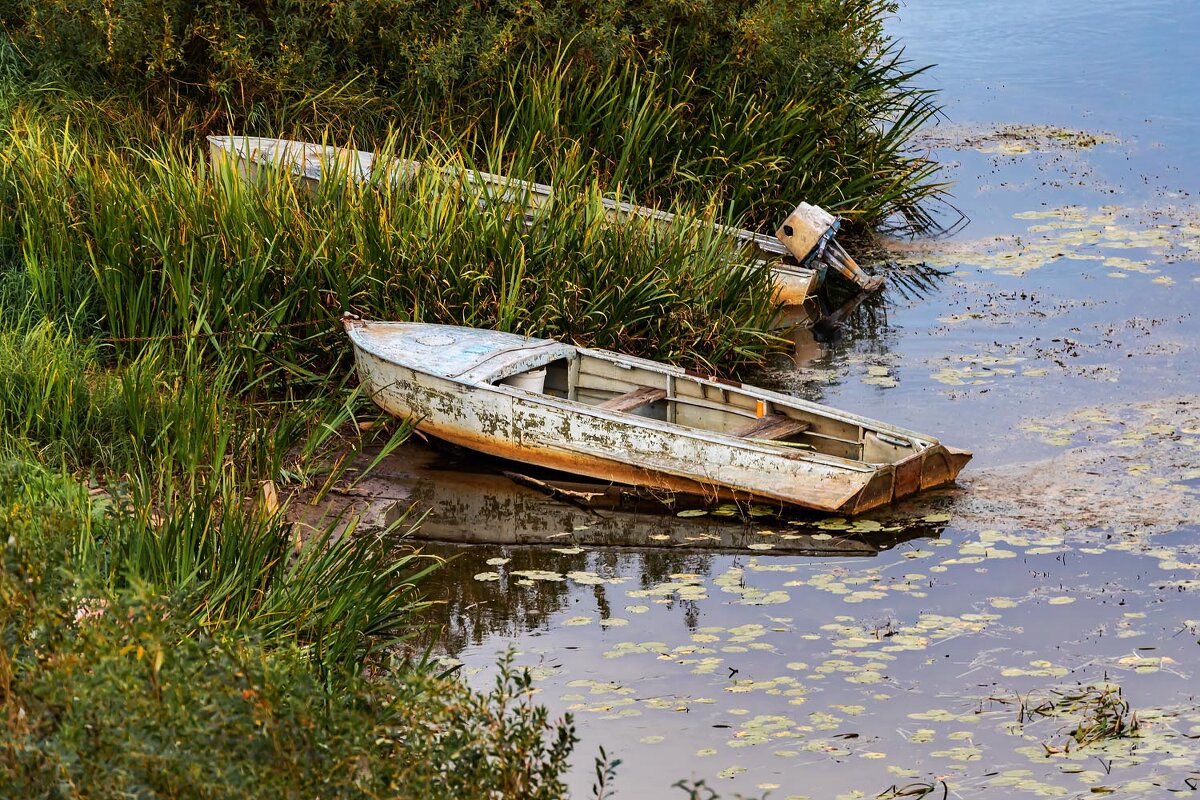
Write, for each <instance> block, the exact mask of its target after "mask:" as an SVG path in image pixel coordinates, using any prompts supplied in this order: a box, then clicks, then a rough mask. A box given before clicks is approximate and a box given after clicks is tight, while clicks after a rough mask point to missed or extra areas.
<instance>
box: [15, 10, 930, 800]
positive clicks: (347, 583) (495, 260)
mask: <svg viewBox="0 0 1200 800" xmlns="http://www.w3.org/2000/svg"><path fill="white" fill-rule="evenodd" d="M887 8H888V6H887V4H886V3H882V2H877V0H856V2H852V3H848V4H847V3H840V2H839V3H835V2H819V3H815V4H808V5H806V6H804V7H803V8H802V10H801V11H802V13H803V15H804V17H805V18H804V20H803V23H804V24H801V25H799V26H797V25H796V24H795V20H794V19H793V18H792V16H791V15H792V13H793V12H794V11H795V9H790V8H788V9H784V8H774V7H769V6H761V5H751V4H743V3H725V2H718V3H711V4H699V5H695V6H689V7H687V8H683V7H678V8H674V9H673V10H671V11H664V10H663V9H661V8H656V7H649V6H622V5H620V4H615V5H614V6H612V7H608V6H605V7H603V8H597V9H594V10H592V11H589V12H588V13H586V14H582V15H581V14H580V13H579V12H575V11H568V10H566V9H565V8H562V9H551V8H549V7H544V6H542V5H541V4H538V3H533V4H526V5H522V6H521V7H520V8H516V9H514V8H511V7H509V6H503V7H502V6H492V5H488V4H484V5H483V6H478V5H474V6H472V5H470V4H467V5H464V6H462V7H461V8H460V7H455V8H454V9H450V8H449V7H444V6H437V7H434V6H432V5H430V4H421V3H418V4H416V5H411V6H398V5H396V4H384V3H373V2H355V3H349V4H343V3H330V4H317V5H316V6H312V7H307V8H305V9H304V10H302V11H297V10H296V9H293V8H291V7H287V8H285V7H284V5H283V4H274V3H266V4H258V5H255V6H253V7H250V6H246V5H245V4H238V3H225V2H218V3H213V4H206V5H204V6H195V5H194V4H188V3H173V2H169V3H166V4H163V3H143V2H139V1H138V0H130V1H129V2H119V3H115V4H114V3H108V2H105V3H100V2H96V3H92V2H84V3H59V2H49V3H47V2H38V3H29V2H25V0H11V1H10V2H5V3H3V4H0V23H3V33H2V34H0V131H2V133H0V533H2V536H0V556H2V557H3V560H4V570H3V573H0V630H2V633H0V641H2V644H3V650H2V651H0V707H2V708H3V716H4V718H5V725H4V727H3V742H2V744H0V781H2V782H3V783H4V784H5V785H6V786H8V787H13V788H14V790H16V791H17V792H18V793H20V794H22V795H23V796H29V797H36V796H69V797H118V796H126V795H127V794H128V793H129V792H151V793H155V794H157V795H159V796H178V795H180V794H184V793H186V794H189V795H191V796H204V797H230V796H242V795H243V794H244V793H245V792H246V791H247V790H248V787H253V790H254V792H255V793H258V794H272V795H277V796H301V795H303V796H311V795H312V793H313V792H316V793H318V794H323V795H324V794H328V795H330V796H379V795H388V796H421V797H463V796H473V797H516V796H520V797H530V798H535V797H557V796H561V795H562V794H563V793H564V792H565V788H564V783H563V780H564V779H563V775H564V774H565V770H566V765H567V759H568V756H569V755H570V753H571V751H572V747H573V744H574V742H575V737H574V733H573V729H572V727H571V722H570V720H569V718H567V719H561V720H554V719H551V718H550V716H549V714H548V712H547V711H546V710H545V708H543V707H541V706H539V705H538V704H536V703H535V702H534V701H533V691H532V687H531V684H530V679H529V677H528V675H527V674H526V673H525V672H523V671H521V670H516V669H509V668H507V667H503V668H502V669H501V670H500V677H499V679H498V680H497V683H496V685H495V687H494V689H492V690H491V691H490V692H488V691H482V692H481V691H478V690H473V689H470V688H468V687H467V686H466V684H465V683H463V682H462V681H461V680H459V679H458V678H457V677H455V676H452V675H447V674H443V673H442V671H441V670H440V668H438V667H437V666H436V664H434V663H433V662H431V661H430V660H428V659H427V658H426V657H424V656H423V655H422V652H421V650H420V649H419V648H413V647H412V646H408V645H407V644H406V643H410V641H411V638H412V636H413V635H414V634H415V633H416V632H418V631H419V630H421V627H422V625H423V624H424V623H425V620H426V612H427V610H428V608H429V604H430V603H436V602H437V601H438V600H439V599H440V598H439V597H438V596H437V595H436V593H435V594H429V593H427V592H424V591H423V589H422V587H423V586H424V585H425V578H426V577H427V576H428V575H429V574H430V572H431V571H433V570H436V569H437V568H438V566H439V564H440V560H439V559H437V558H434V557H432V556H429V555H426V554H423V553H421V552H420V551H418V550H416V549H415V548H413V546H412V545H411V544H409V543H408V541H407V540H406V539H405V538H404V536H403V534H404V533H405V532H406V531H407V530H408V529H409V528H410V527H411V526H412V525H418V524H419V517H420V514H421V510H420V509H414V510H413V513H412V515H411V516H408V517H405V518H402V519H401V520H399V521H398V522H396V523H395V524H394V525H393V526H392V528H391V529H389V530H387V531H384V532H382V533H373V534H372V535H370V536H365V535H357V536H356V535H354V530H353V524H352V523H351V527H350V529H349V530H348V531H345V532H343V531H341V530H340V528H337V527H336V526H334V525H331V526H330V527H329V528H328V529H327V530H324V531H318V532H317V533H316V534H315V535H311V536H308V537H305V538H303V539H298V538H297V536H296V531H295V530H294V529H293V527H292V526H291V525H290V524H289V523H288V522H287V521H286V517H285V513H284V512H285V508H283V507H281V504H280V502H279V497H280V496H281V495H282V496H285V497H286V494H287V491H288V490H289V489H291V488H295V487H301V486H304V487H309V488H311V489H313V490H314V491H315V492H316V494H317V495H318V496H320V495H321V494H322V493H323V491H325V490H327V489H328V487H330V486H332V485H333V484H334V483H336V482H337V481H339V480H343V479H345V478H346V477H347V473H346V471H345V468H346V464H348V463H349V460H348V456H347V454H348V453H349V454H351V455H352V454H353V453H354V452H356V451H358V450H360V449H362V448H364V447H366V446H368V445H375V446H379V447H383V448H384V449H385V450H387V449H388V448H394V447H395V446H396V444H398V443H399V442H400V441H402V440H403V439H404V438H405V437H406V436H407V434H408V429H407V427H405V426H404V425H402V424H397V423H394V422H386V421H384V420H381V419H378V418H377V416H376V414H375V412H374V411H373V410H372V409H371V407H370V405H369V403H368V402H366V400H365V399H364V398H363V397H362V396H361V394H360V393H359V392H358V391H357V390H356V388H355V387H354V386H353V383H352V381H351V378H350V372H349V369H348V367H349V361H348V348H347V347H346V346H345V344H344V342H343V341H342V339H341V338H340V337H339V336H338V335H337V334H336V332H335V329H334V325H333V321H334V319H335V317H336V316H337V315H338V314H340V313H341V312H342V311H343V310H353V311H356V312H359V313H362V314H364V315H371V316H375V317H382V318H389V319H419V320H424V321H431V322H447V323H456V324H465V325H477V326H486V327H496V328H500V329H504V330H511V331H518V332H523V333H530V334H538V335H550V336H558V337H563V338H565V339H569V340H571V341H573V342H576V343H578V344H583V345H598V346H619V347H620V349H622V350H625V351H627V352H634V353H637V354H641V355H646V356H652V357H655V358H660V359H664V360H669V361H673V362H677V363H684V364H690V365H704V366H706V367H708V368H710V369H712V370H715V371H721V372H730V371H733V370H736V369H738V368H740V367H744V366H746V365H748V364H753V363H757V362H760V361H761V360H762V359H763V358H764V357H765V356H767V355H768V354H770V353H771V352H774V351H776V350H778V349H779V348H780V347H781V346H782V341H781V340H780V339H778V338H777V337H776V336H775V334H774V333H773V332H772V323H773V320H774V318H775V316H776V313H777V308H776V306H775V304H774V301H773V300H772V293H771V287H770V286H769V284H768V282H767V280H766V276H765V274H764V273H762V272H755V271H750V270H740V269H730V268H729V266H728V262H729V261H730V260H731V259H732V258H733V257H734V256H733V254H732V252H731V251H730V249H729V248H730V244H729V243H728V242H724V241H722V240H720V239H718V238H717V237H715V236H714V235H712V234H711V233H705V230H706V229H705V228H703V227H697V226H690V225H687V224H686V220H687V219H688V218H701V219H706V220H718V221H722V222H726V223H736V224H739V225H744V226H747V227H755V226H758V227H761V226H763V225H765V224H767V223H770V222H773V221H775V220H776V219H777V218H778V217H780V216H781V214H782V213H783V212H786V211H787V210H790V207H791V205H793V204H794V203H795V202H797V201H798V200H801V199H803V200H807V201H810V202H815V203H820V204H822V205H825V206H827V207H828V208H830V209H831V210H834V211H836V212H838V213H840V214H842V215H844V216H845V217H847V218H848V219H850V220H851V221H852V222H854V223H856V224H857V225H858V226H859V230H860V231H867V230H870V229H873V228H875V227H877V226H898V227H901V228H905V229H909V230H920V229H922V228H924V227H926V226H927V225H929V224H930V222H931V218H930V216H929V214H928V211H927V203H928V202H930V201H931V200H933V199H935V198H936V197H938V196H939V194H940V192H941V191H942V187H941V185H940V184H938V183H937V182H936V180H935V167H934V166H933V165H932V164H931V163H930V162H928V161H927V160H925V159H924V158H922V157H921V156H920V155H917V154H914V153H912V152H910V150H909V149H908V142H909V140H910V138H911V137H912V135H913V133H914V131H915V130H916V129H917V128H918V127H919V126H920V125H921V124H922V123H923V122H925V121H926V120H928V119H929V118H930V117H931V115H932V114H934V113H935V108H934V106H933V104H932V101H931V95H930V93H929V92H927V91H926V90H925V89H923V88H921V87H920V86H919V85H918V84H917V80H918V76H919V74H920V70H919V69H913V68H911V67H909V66H908V65H907V64H906V63H905V62H904V61H903V60H902V59H901V57H900V53H899V51H898V50H897V49H895V48H894V47H892V46H891V45H889V44H888V43H887V41H886V39H885V37H884V36H883V32H882V27H881V25H882V18H883V15H884V14H885V12H886V11H887ZM796 30H799V31H802V32H803V34H804V35H803V36H801V37H799V38H797V37H796V36H794V35H792V34H793V33H794V32H795V31H796ZM559 41H562V42H566V44H564V45H562V47H561V48H560V49H550V48H549V46H548V44H547V43H548V42H559ZM714 54H717V55H714ZM228 131H235V132H237V133H246V134H256V133H258V134H264V135H274V136H291V137H294V138H308V139H315V140H319V141H328V142H331V143H336V144H357V145H359V146H364V147H368V148H370V149H374V150H380V151H383V152H385V153H394V154H398V155H404V156H412V157H419V158H422V159H424V160H426V161H430V162H432V163H435V164H442V165H459V166H465V167H468V168H477V169H484V170H487V171H491V172H499V173H504V174H508V175H511V176H514V177H519V178H526V179H537V180H541V181H545V182H551V183H554V184H555V185H556V186H559V187H561V188H564V189H568V190H572V191H571V194H572V195H573V196H576V198H577V199H573V200H564V201H562V202H558V203H556V204H555V205H554V206H553V207H552V208H551V209H548V210H546V211H544V212H539V216H538V218H537V219H536V220H535V224H533V225H528V226H527V225H525V224H524V221H523V218H522V215H520V214H513V213H511V212H512V209H507V208H504V207H502V206H497V207H495V208H489V209H487V210H485V211H483V212H482V213H481V212H479V211H478V210H477V209H476V208H475V207H474V206H473V205H472V203H471V202H470V201H469V200H470V198H469V197H466V196H465V195H464V194H463V187H462V186H461V185H456V184H455V183H454V181H452V180H449V179H446V178H444V177H442V178H438V177H435V176H433V175H432V173H430V174H429V175H425V174H423V176H422V178H421V179H419V180H417V181H414V182H412V183H409V184H405V185H402V186H395V187H391V186H379V185H352V184H350V183H349V182H340V181H329V182H327V183H323V184H322V186H321V187H320V189H319V191H317V192H316V193H310V192H307V191H305V190H302V189H300V188H298V187H297V185H296V184H295V183H294V182H292V181H291V180H290V179H289V178H288V177H287V176H283V175H278V176H274V177H268V178H267V179H266V180H264V181H262V182H259V183H257V184H255V185H248V184H246V183H244V182H242V181H240V180H239V179H238V178H237V177H236V175H235V174H234V173H233V172H232V171H231V170H228V169H220V168H218V169H215V170H214V169H213V168H211V167H209V166H208V165H207V164H206V163H205V161H204V150H203V148H202V146H201V143H202V141H203V136H204V135H205V134H207V133H213V132H220V133H224V132H228ZM602 197H619V198H622V199H632V200H636V201H638V202H641V203H644V204H650V205H661V206H668V205H669V206H670V207H671V208H672V209H673V210H676V211H682V212H684V220H685V221H684V222H681V223H680V224H679V225H678V226H677V227H676V228H673V229H671V230H669V231H666V233H665V235H664V233H663V232H662V231H661V230H659V231H654V230H651V229H649V228H648V227H647V226H645V225H640V224H637V223H636V222H634V223H630V224H628V225H624V226H611V225H602V224H600V220H601V219H602V217H603V213H602V208H601V203H600V199H601V198H602ZM358 477H361V475H360V476H358ZM335 531H336V532H335ZM606 769H607V768H606ZM610 772H611V770H610V771H609V772H604V771H602V772H599V773H598V774H600V775H602V776H604V775H607V776H608V777H607V778H605V780H608V779H611V774H609V773H610Z"/></svg>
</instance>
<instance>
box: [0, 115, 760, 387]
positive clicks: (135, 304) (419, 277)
mask: <svg viewBox="0 0 1200 800" xmlns="http://www.w3.org/2000/svg"><path fill="white" fill-rule="evenodd" d="M581 159H582V156H581V155H580V154H579V153H578V151H576V152H575V153H574V154H567V155H566V156H564V157H563V159H562V160H561V161H560V162H559V163H558V164H557V165H556V169H555V172H554V174H553V176H552V177H553V178H554V179H555V183H556V185H558V186H559V187H560V188H561V192H560V194H559V197H558V198H557V199H556V202H555V203H554V204H553V205H552V206H550V207H548V208H546V209H544V210H539V211H538V212H537V213H536V214H535V218H534V219H533V221H532V224H529V225H527V224H526V222H525V218H524V214H523V211H524V209H523V208H517V207H516V206H514V205H512V204H504V203H495V204H492V205H489V206H488V207H487V208H485V209H483V210H480V209H479V208H478V203H477V201H478V197H477V195H476V194H475V192H476V190H475V189H473V188H472V187H470V186H469V185H468V184H467V183H465V182H464V181H462V180H460V179H456V178H454V177H453V176H454V174H456V172H457V171H460V169H461V168H468V167H469V168H478V167H483V168H484V169H485V170H487V169H489V168H490V169H495V167H494V166H493V165H492V164H484V165H476V164H469V163H464V162H462V161H461V160H460V159H456V158H454V157H452V156H450V155H448V154H441V155H440V157H438V156H437V155H435V156H434V157H432V158H430V159H427V161H431V162H432V163H433V164H435V165H437V166H440V167H443V168H445V169H443V170H438V169H430V170H423V171H422V172H421V173H420V175H419V176H418V178H417V179H416V180H413V181H409V182H406V183H402V184H392V183H389V182H387V181H381V182H377V183H375V184H370V185H362V184H358V185H356V184H354V183H353V182H350V181H346V180H338V179H337V178H336V177H334V178H332V179H329V180H326V181H323V182H322V183H321V185H320V186H319V187H318V189H317V191H316V192H315V193H313V192H310V191H308V190H305V189H303V188H301V187H300V186H298V185H297V184H296V183H294V182H293V181H292V180H291V179H290V177H288V176H286V175H264V176H263V177H262V179H261V180H259V181H257V182H255V183H254V184H253V185H249V184H247V183H246V182H244V181H242V180H240V179H239V178H238V177H237V176H236V175H235V174H234V173H233V171H232V170H231V169H230V168H225V167H223V168H221V169H218V170H216V171H212V170H210V169H209V167H208V166H207V164H206V163H205V161H204V158H203V154H202V153H200V152H196V151H194V150H191V149H188V148H185V147H183V146H179V147H173V148H162V149H159V150H148V149H141V150H139V149H133V148H120V149H117V148H113V147H111V146H106V145H104V144H103V143H101V142H95V141H90V140H89V138H88V136H87V134H86V133H80V134H76V133H75V132H74V131H73V130H72V129H70V128H66V127H64V128H63V129H61V130H48V129H46V128H43V127H38V126H37V125H36V124H31V125H30V126H29V127H28V128H27V129H26V131H25V132H24V134H23V135H22V136H20V137H10V138H9V140H8V141H7V142H5V143H4V144H3V145H2V149H0V170H2V171H3V174H2V176H0V177H2V178H3V180H2V185H3V186H5V187H7V191H6V192H5V193H4V196H3V197H0V207H4V208H5V210H6V212H8V213H6V214H5V215H4V216H5V219H4V220H3V221H0V236H3V237H4V238H8V239H10V240H11V241H13V242H16V243H17V247H18V248H19V251H20V253H21V258H20V260H18V261H17V262H16V263H15V264H13V265H12V266H10V267H9V269H10V270H16V271H20V272H22V273H23V275H24V277H23V280H24V281H25V282H26V283H27V284H28V285H29V287H30V289H31V293H32V295H33V298H34V303H35V306H36V308H35V311H36V313H37V314H38V315H41V316H44V317H46V318H48V319H53V320H56V321H58V324H66V323H67V321H69V320H74V321H76V322H75V324H76V326H77V327H79V326H82V327H79V331H80V334H81V335H92V336H95V335H99V336H103V337H106V338H107V339H108V340H109V341H112V344H111V346H112V348H114V350H115V351H116V352H117V353H119V354H122V355H130V354H134V355H136V353H138V352H140V350H141V348H142V347H144V344H143V343H132V344H131V343H122V342H120V341H113V340H120V339H128V338H156V337H158V338H162V337H178V339H177V341H176V343H175V344H174V345H173V347H174V349H175V350H176V351H188V352H192V353H195V354H196V355H197V356H198V357H200V358H201V359H202V360H206V361H207V362H208V363H222V364H226V365H229V366H230V367H231V369H233V370H234V372H236V373H238V375H239V386H240V389H241V390H242V391H252V392H253V391H257V392H260V394H261V393H266V396H280V393H283V394H286V393H287V392H288V391H291V390H293V389H295V388H296V387H297V386H310V387H311V386H314V385H317V386H319V385H323V383H324V382H325V380H326V376H327V375H329V374H330V373H331V372H337V373H339V374H342V373H344V372H346V371H347V370H348V367H349V362H348V348H346V347H345V343H344V341H343V339H342V337H341V336H340V335H339V334H338V332H337V330H336V322H335V320H336V317H337V316H338V315H339V314H340V313H341V311H342V310H353V311H356V312H358V313H361V314H363V315H364V316H375V317H383V318H388V319H416V320H423V321H427V322H443V323H453V324H465V325H473V326H480V327H494V328H499V329H502V330H509V331H516V332H522V333H528V334H533V335H546V336H560V337H566V338H568V339H571V340H573V341H575V342H577V343H579V344H585V345H599V346H608V347H618V348H619V349H623V350H626V351H632V352H635V353H639V354H642V355H646V356H650V357H655V358H664V359H668V360H672V361H681V362H685V363H691V364H721V365H722V366H723V367H724V368H726V369H728V368H730V367H732V366H736V364H738V363H741V362H745V361H753V360H755V359H759V358H761V357H762V356H763V355H764V354H765V353H767V352H770V351H771V349H772V348H774V347H777V346H778V342H777V340H775V339H774V338H773V337H772V336H771V335H770V334H769V333H768V331H769V330H770V326H771V320H772V318H773V317H774V315H775V312H776V305H775V303H774V302H773V300H772V289H771V285H770V280H769V276H768V275H767V274H766V273H765V272H764V271H762V270H748V269H743V268H740V267H738V266H737V264H738V260H739V258H740V257H741V256H740V255H739V254H738V253H736V252H735V251H734V250H733V249H732V248H733V243H731V242H728V241H726V240H724V239H723V238H722V237H720V236H718V235H717V234H715V233H714V232H712V230H711V227H710V226H707V225H697V224H694V220H696V219H698V220H703V221H721V222H733V221H735V220H732V219H730V218H728V217H727V216H724V215H721V214H720V213H719V211H718V209H717V208H716V207H715V206H714V205H711V204H710V205H709V206H706V207H703V208H700V209H698V210H697V212H696V214H695V216H694V217H691V216H689V215H686V214H685V215H683V217H682V218H681V219H680V221H678V222H677V223H676V224H675V225H674V226H673V227H671V228H670V229H667V230H661V229H658V228H656V227H654V226H653V225H652V224H650V223H649V222H646V221H644V220H631V221H629V222H628V223H625V224H622V225H611V224H606V223H605V222H604V214H603V207H602V205H601V202H600V200H601V197H602V192H601V189H600V186H599V184H598V182H597V181H596V179H595V178H594V176H592V175H591V174H590V173H589V171H588V170H587V169H586V168H584V166H583V162H582V161H581ZM518 205H519V204H518ZM731 264H732V266H731Z"/></svg>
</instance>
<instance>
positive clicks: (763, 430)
mask: <svg viewBox="0 0 1200 800" xmlns="http://www.w3.org/2000/svg"><path fill="white" fill-rule="evenodd" d="M808 429H809V423H807V422H805V421H803V420H799V419H792V418H791V417H786V416H784V415H783V414H768V415H767V416H765V417H762V418H761V419H758V420H755V422H754V424H753V425H751V426H750V427H748V428H745V429H743V430H740V431H738V432H737V435H738V436H740V437H742V438H743V439H785V438H787V437H788V436H793V435H795V434H797V433H802V432H803V431H806V430H808Z"/></svg>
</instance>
